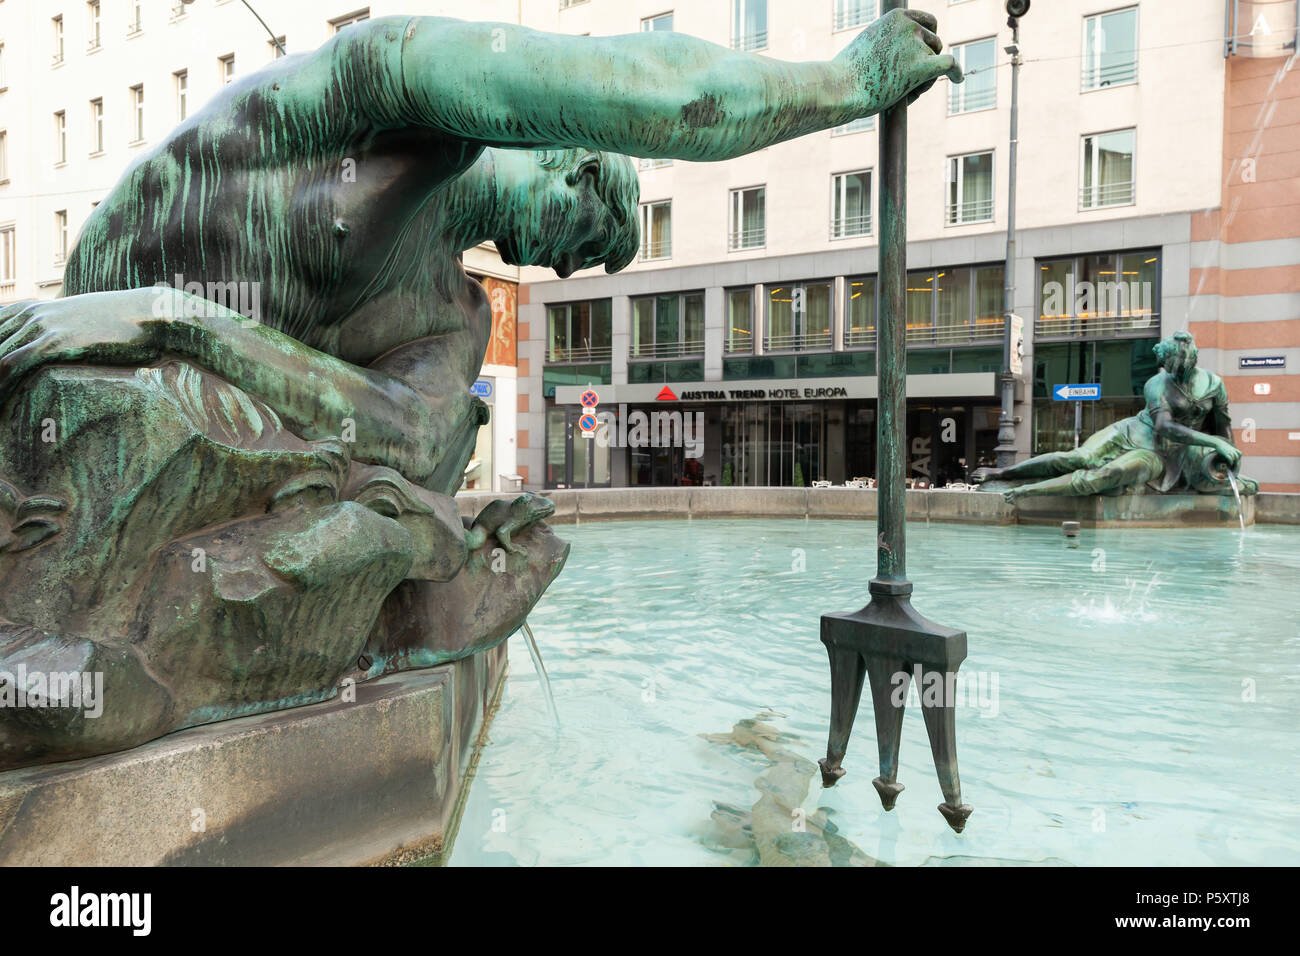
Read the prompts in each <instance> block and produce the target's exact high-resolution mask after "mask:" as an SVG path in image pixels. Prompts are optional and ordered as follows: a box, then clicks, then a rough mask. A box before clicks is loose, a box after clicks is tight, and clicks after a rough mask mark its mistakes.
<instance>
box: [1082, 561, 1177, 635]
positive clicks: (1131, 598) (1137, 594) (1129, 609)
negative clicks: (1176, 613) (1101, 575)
mask: <svg viewBox="0 0 1300 956" xmlns="http://www.w3.org/2000/svg"><path fill="white" fill-rule="evenodd" d="M1147 570H1148V571H1150V570H1151V566H1148V567H1147ZM1125 583H1126V584H1127V585H1128V593H1126V594H1125V595H1124V597H1123V598H1122V599H1121V601H1120V602H1119V603H1118V604H1116V603H1115V602H1113V601H1112V600H1111V599H1110V595H1109V594H1104V595H1102V597H1101V603H1098V602H1097V598H1096V597H1095V596H1093V597H1089V598H1088V603H1087V604H1083V603H1082V602H1080V601H1078V600H1077V599H1072V600H1071V602H1070V604H1071V607H1070V611H1069V615H1070V617H1073V618H1078V619H1080V620H1084V621H1088V622H1089V623H1092V624H1127V623H1151V622H1153V621H1156V620H1158V619H1159V615H1158V614H1156V613H1155V612H1154V611H1151V610H1149V609H1148V608H1147V601H1149V600H1150V599H1151V592H1152V591H1154V590H1155V589H1156V588H1157V587H1159V586H1160V573H1159V572H1158V571H1157V572H1155V573H1153V574H1152V575H1151V580H1150V581H1147V582H1146V587H1145V588H1143V589H1142V590H1141V591H1139V590H1138V588H1139V586H1140V585H1141V584H1142V582H1141V581H1140V580H1139V579H1137V578H1127V579H1126V580H1125Z"/></svg>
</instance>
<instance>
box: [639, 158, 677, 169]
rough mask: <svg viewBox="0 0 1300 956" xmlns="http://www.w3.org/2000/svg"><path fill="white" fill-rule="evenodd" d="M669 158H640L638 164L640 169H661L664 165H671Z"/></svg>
mask: <svg viewBox="0 0 1300 956" xmlns="http://www.w3.org/2000/svg"><path fill="white" fill-rule="evenodd" d="M672 164H673V161H672V160H671V159H644V158H643V159H642V160H641V163H640V166H641V168H642V169H663V168H664V167H665V166H671V165H672Z"/></svg>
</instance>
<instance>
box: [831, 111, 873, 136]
mask: <svg viewBox="0 0 1300 956" xmlns="http://www.w3.org/2000/svg"><path fill="white" fill-rule="evenodd" d="M875 128H876V118H875V117H874V116H863V117H860V118H858V119H855V120H850V121H849V122H847V123H843V124H841V125H840V126H836V127H835V128H834V129H832V130H831V135H832V136H847V135H849V134H850V133H864V132H866V131H867V130H869V129H875Z"/></svg>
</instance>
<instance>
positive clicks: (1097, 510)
mask: <svg viewBox="0 0 1300 956" xmlns="http://www.w3.org/2000/svg"><path fill="white" fill-rule="evenodd" d="M1015 509H1016V522H1017V523H1018V524H1029V525H1037V524H1050V525H1059V524H1060V523H1061V522H1062V521H1078V522H1079V523H1080V524H1082V525H1083V526H1084V527H1085V528H1117V527H1130V528H1213V527H1220V526H1222V527H1231V528H1240V527H1241V525H1242V522H1244V523H1245V525H1246V526H1247V527H1249V526H1250V525H1253V524H1254V523H1255V498H1254V496H1251V497H1246V498H1242V499H1241V512H1240V518H1239V517H1238V511H1237V500H1236V499H1235V498H1233V497H1232V496H1231V495H1159V494H1135V495H1115V496H1114V497H1107V496H1104V495H1098V496H1092V497H1087V498H1075V497H1065V496H1055V495H1044V496H1042V497H1033V498H1022V499H1020V500H1019V501H1017V502H1016V503H1015Z"/></svg>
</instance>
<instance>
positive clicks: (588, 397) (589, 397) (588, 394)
mask: <svg viewBox="0 0 1300 956" xmlns="http://www.w3.org/2000/svg"><path fill="white" fill-rule="evenodd" d="M578 402H579V404H581V405H582V407H583V408H595V407H596V406H597V405H599V404H600V396H599V395H597V394H596V393H595V392H594V391H593V390H591V389H587V390H586V391H585V392H583V393H582V397H581V398H579V399H578Z"/></svg>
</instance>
